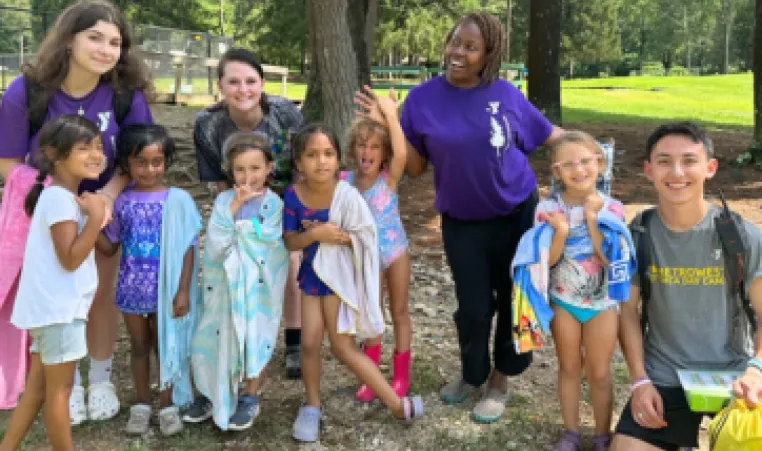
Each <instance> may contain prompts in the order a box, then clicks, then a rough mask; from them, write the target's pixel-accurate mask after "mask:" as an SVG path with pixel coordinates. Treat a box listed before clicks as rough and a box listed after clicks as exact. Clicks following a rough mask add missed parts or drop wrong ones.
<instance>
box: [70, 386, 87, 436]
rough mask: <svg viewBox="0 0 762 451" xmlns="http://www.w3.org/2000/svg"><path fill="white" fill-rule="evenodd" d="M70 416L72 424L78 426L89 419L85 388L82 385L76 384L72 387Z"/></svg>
mask: <svg viewBox="0 0 762 451" xmlns="http://www.w3.org/2000/svg"><path fill="white" fill-rule="evenodd" d="M69 417H70V422H71V425H72V426H77V425H79V424H82V423H84V422H85V421H86V420H87V407H86V406H85V389H84V388H82V386H81V385H75V386H74V387H72V389H71V396H69Z"/></svg>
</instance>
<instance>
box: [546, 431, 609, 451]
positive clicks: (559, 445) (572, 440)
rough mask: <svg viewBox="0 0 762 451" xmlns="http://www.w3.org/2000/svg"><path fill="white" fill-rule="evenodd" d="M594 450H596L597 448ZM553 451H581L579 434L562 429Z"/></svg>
mask: <svg viewBox="0 0 762 451" xmlns="http://www.w3.org/2000/svg"><path fill="white" fill-rule="evenodd" d="M595 449H596V451H597V450H598V448H595ZM553 451H582V436H581V435H580V434H579V432H574V431H570V430H568V429H564V432H563V434H561V439H560V440H559V441H558V442H556V445H555V446H554V447H553Z"/></svg>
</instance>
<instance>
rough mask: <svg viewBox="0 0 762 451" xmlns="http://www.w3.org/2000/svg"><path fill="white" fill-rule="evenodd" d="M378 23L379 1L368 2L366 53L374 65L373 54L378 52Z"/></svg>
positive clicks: (370, 0) (371, 0)
mask: <svg viewBox="0 0 762 451" xmlns="http://www.w3.org/2000/svg"><path fill="white" fill-rule="evenodd" d="M377 22H378V0H368V11H367V13H366V14H365V51H366V52H367V53H368V60H369V61H370V62H371V63H373V53H374V52H375V51H376V23H377Z"/></svg>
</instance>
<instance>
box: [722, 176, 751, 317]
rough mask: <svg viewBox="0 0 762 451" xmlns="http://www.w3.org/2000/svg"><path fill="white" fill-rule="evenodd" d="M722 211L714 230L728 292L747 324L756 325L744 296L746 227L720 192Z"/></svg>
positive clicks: (749, 304) (746, 247)
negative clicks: (742, 312)
mask: <svg viewBox="0 0 762 451" xmlns="http://www.w3.org/2000/svg"><path fill="white" fill-rule="evenodd" d="M720 201H721V202H722V211H721V212H720V215H719V216H718V217H716V218H715V220H714V223H715V228H716V229H717V235H718V236H719V238H720V243H721V244H722V252H723V255H724V256H725V271H726V272H727V275H728V279H729V281H730V290H731V292H732V293H733V294H734V295H735V297H736V298H737V299H738V300H739V302H740V303H741V307H742V308H743V310H744V312H745V313H746V316H747V317H748V319H749V323H750V324H751V325H752V326H755V325H756V314H755V312H754V308H753V307H752V306H751V301H750V300H749V298H748V297H747V296H746V283H745V280H744V279H745V277H746V256H747V249H748V237H747V236H746V235H747V233H746V227H744V220H743V217H741V215H739V214H738V213H736V212H734V211H731V210H730V208H728V204H727V202H725V196H724V195H723V193H722V191H720Z"/></svg>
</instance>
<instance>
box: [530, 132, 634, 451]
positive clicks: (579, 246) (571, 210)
mask: <svg viewBox="0 0 762 451" xmlns="http://www.w3.org/2000/svg"><path fill="white" fill-rule="evenodd" d="M550 160H551V169H552V174H553V177H554V178H555V184H556V186H558V187H560V189H559V190H557V191H555V192H554V193H553V194H551V196H550V197H548V198H547V199H545V200H543V201H541V202H540V203H539V204H538V205H537V210H536V213H535V221H536V223H541V222H545V223H547V224H549V225H550V226H551V227H552V228H553V237H552V240H551V242H550V247H549V251H548V265H549V267H550V271H549V279H548V287H547V288H548V290H547V291H548V297H549V300H550V304H551V306H552V307H553V320H552V322H551V330H552V332H553V338H554V342H555V345H556V353H557V355H558V361H559V373H558V394H559V398H560V402H561V415H562V417H563V422H564V432H563V434H562V437H561V440H560V441H559V442H558V443H557V444H556V446H555V447H554V450H555V451H579V450H581V437H580V433H579V398H580V393H581V384H582V371H583V369H584V372H585V376H586V378H587V381H588V384H589V386H590V400H591V402H592V404H593V413H594V417H595V433H596V435H595V437H593V449H594V450H595V451H603V450H606V449H608V444H609V442H610V435H609V431H610V428H611V413H612V400H613V393H612V382H611V370H610V365H611V358H612V356H613V354H614V349H615V348H616V343H617V330H618V308H617V306H618V302H622V301H625V300H627V292H628V291H629V290H628V289H624V290H621V289H620V288H621V287H622V285H623V284H621V283H619V282H620V280H619V277H618V276H616V274H617V273H619V272H620V271H619V270H618V269H616V267H617V265H619V264H620V263H622V264H623V265H624V266H627V265H629V263H630V262H631V261H632V259H631V253H630V250H631V243H630V241H629V239H627V238H626V236H628V233H627V227H626V225H625V224H624V207H623V205H622V203H621V202H619V201H618V200H616V199H613V198H611V197H609V196H607V195H605V194H603V193H601V192H600V191H598V190H597V189H596V181H597V180H598V176H599V174H600V172H601V171H602V170H603V169H604V168H605V157H604V155H603V152H602V150H601V148H600V146H599V145H598V144H597V143H596V141H595V140H594V139H593V138H592V137H591V136H589V135H588V134H586V133H583V132H578V131H567V132H564V133H563V134H562V135H561V136H560V137H559V138H558V139H557V140H555V141H553V143H552V145H551V150H550ZM622 236H625V238H622ZM620 241H621V242H620ZM612 268H614V270H612ZM620 269H621V268H620ZM623 269H624V273H625V276H627V274H626V273H629V272H630V271H631V269H632V268H630V269H628V268H623ZM625 279H626V282H627V284H628V283H629V277H625V278H624V279H623V280H625ZM621 293H624V296H622V295H621ZM583 349H584V352H583Z"/></svg>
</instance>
